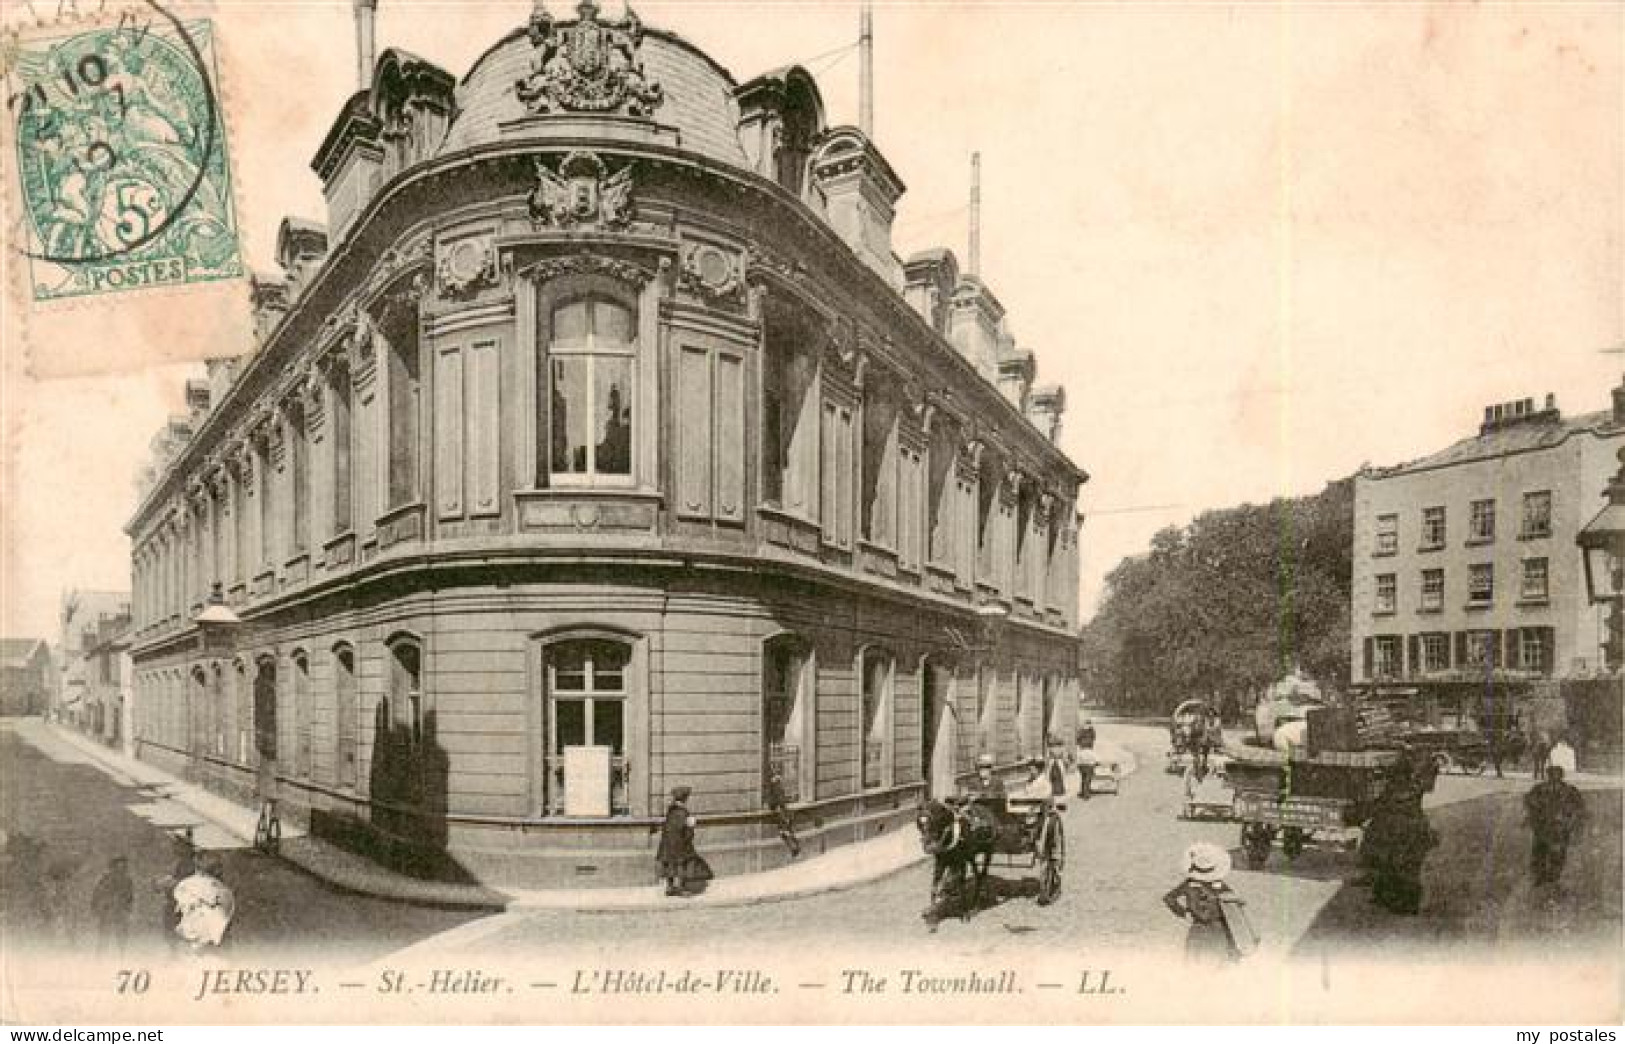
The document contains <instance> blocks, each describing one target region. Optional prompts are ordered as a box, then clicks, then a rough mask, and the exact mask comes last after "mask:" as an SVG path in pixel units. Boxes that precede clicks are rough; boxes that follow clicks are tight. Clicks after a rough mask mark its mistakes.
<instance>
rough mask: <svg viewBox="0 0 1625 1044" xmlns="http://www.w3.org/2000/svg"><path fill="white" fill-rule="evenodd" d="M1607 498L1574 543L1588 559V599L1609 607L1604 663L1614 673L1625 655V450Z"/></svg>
mask: <svg viewBox="0 0 1625 1044" xmlns="http://www.w3.org/2000/svg"><path fill="white" fill-rule="evenodd" d="M1603 495H1604V496H1606V497H1607V498H1608V504H1607V506H1605V507H1604V508H1603V509H1602V510H1601V511H1599V512H1597V516H1596V517H1595V518H1593V519H1592V520H1591V521H1590V522H1587V523H1586V524H1585V528H1584V529H1581V530H1580V532H1579V535H1577V536H1576V537H1575V538H1574V542H1575V543H1577V544H1579V545H1580V551H1581V554H1582V555H1583V556H1584V561H1585V574H1586V596H1587V597H1588V598H1589V600H1590V602H1591V604H1592V605H1605V606H1608V621H1607V624H1606V626H1607V631H1608V637H1607V640H1606V641H1604V642H1603V662H1604V665H1605V666H1606V667H1607V669H1608V670H1609V671H1614V670H1617V669H1618V668H1619V666H1620V663H1621V659H1622V656H1621V654H1622V653H1625V641H1622V631H1625V626H1622V625H1625V447H1622V448H1621V449H1620V451H1619V470H1618V471H1617V472H1615V473H1614V477H1613V478H1612V479H1610V480H1609V482H1608V488H1607V490H1606V491H1605V492H1604V494H1603Z"/></svg>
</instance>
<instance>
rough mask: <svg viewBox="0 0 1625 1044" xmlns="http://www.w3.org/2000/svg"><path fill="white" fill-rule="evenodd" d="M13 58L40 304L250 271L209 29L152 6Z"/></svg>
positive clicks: (14, 102) (26, 244)
mask: <svg viewBox="0 0 1625 1044" xmlns="http://www.w3.org/2000/svg"><path fill="white" fill-rule="evenodd" d="M13 58H14V61H13V63H12V67H11V73H12V76H11V78H10V79H11V82H9V83H8V84H7V92H6V96H7V106H8V109H9V116H10V118H11V119H12V120H13V121H15V122H14V127H15V131H16V133H15V141H16V147H17V180H18V183H19V187H20V189H21V193H22V210H23V215H22V216H23V222H22V224H23V229H22V232H23V234H22V236H21V237H20V241H19V243H18V247H19V248H20V249H21V250H22V252H23V253H24V254H26V255H27V257H28V264H29V282H30V285H31V287H32V293H33V297H34V300H36V301H48V300H52V299H56V298H67V297H83V296H86V295H95V294H109V293H119V292H123V291H127V290H136V289H140V288H144V287H151V286H160V285H172V284H186V283H200V282H210V281H214V280H220V279H230V278H235V277H238V276H240V275H242V272H243V264H242V254H241V248H240V246H239V243H238V234H237V221H236V217H235V215H234V213H233V208H232V198H231V182H230V169H229V163H228V158H227V153H226V138H225V125H224V122H223V121H222V119H221V116H220V105H219V100H218V97H217V96H216V94H215V89H214V82H215V77H214V52H213V29H212V26H211V25H210V24H209V23H208V22H192V23H186V24H183V23H182V22H181V21H180V20H178V19H176V18H174V17H173V16H171V15H170V14H169V13H168V12H166V11H164V10H163V9H162V8H160V7H158V6H157V5H156V4H150V3H149V5H148V6H147V7H146V8H145V9H142V10H138V11H133V12H126V13H124V14H123V15H121V16H120V18H119V21H118V24H117V25H113V26H104V27H99V28H95V29H89V30H84V31H80V32H77V33H73V34H71V35H65V36H58V37H55V38H50V39H40V40H33V41H24V42H23V43H22V45H21V47H20V48H19V49H18V50H17V51H16V52H15V53H14V55H13Z"/></svg>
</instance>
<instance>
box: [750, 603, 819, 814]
mask: <svg viewBox="0 0 1625 1044" xmlns="http://www.w3.org/2000/svg"><path fill="white" fill-rule="evenodd" d="M807 663H808V656H807V647H806V645H805V644H804V643H803V642H801V641H800V640H799V639H798V638H796V637H794V636H793V635H779V636H778V637H775V638H770V639H768V642H767V644H766V646H765V647H764V648H763V650H762V753H763V757H764V765H763V777H762V778H763V783H764V785H765V784H766V782H767V781H768V780H770V779H772V778H773V777H774V776H775V775H776V776H777V777H778V779H779V788H780V792H781V793H782V794H783V796H784V800H785V801H786V802H787V803H794V802H797V801H800V800H801V795H802V779H801V777H802V765H803V762H804V758H805V754H806V745H805V743H804V742H803V736H804V735H805V734H806V724H807V721H808V720H809V718H810V717H811V709H810V708H809V707H808V706H807V704H808V703H809V702H810V701H811V695H810V692H811V689H812V685H811V684H810V682H809V680H808V668H807Z"/></svg>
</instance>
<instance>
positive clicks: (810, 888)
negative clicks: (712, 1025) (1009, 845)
mask: <svg viewBox="0 0 1625 1044" xmlns="http://www.w3.org/2000/svg"><path fill="white" fill-rule="evenodd" d="M35 730H39V731H43V732H44V733H46V734H47V735H48V736H49V738H50V739H52V740H55V741H57V742H59V743H61V744H66V745H67V746H69V747H71V748H73V749H74V750H76V751H77V752H79V753H80V754H82V755H83V756H84V757H85V758H86V759H87V760H89V761H91V762H94V763H95V764H96V765H98V766H99V767H100V768H101V769H102V770H103V771H104V772H106V773H107V774H108V775H109V776H111V777H112V778H113V779H114V780H115V781H117V782H120V783H124V784H126V785H129V786H136V787H140V788H141V789H143V790H144V791H147V792H148V793H150V794H152V795H153V797H154V798H155V799H161V801H162V802H164V803H166V807H173V806H180V807H182V808H185V809H186V810H188V811H190V812H191V813H193V814H194V815H195V816H196V820H195V821H190V820H188V821H184V822H183V821H180V820H178V819H177V820H176V821H175V822H172V823H170V822H166V823H161V824H159V825H161V826H165V827H166V828H168V829H173V830H179V829H181V828H183V827H188V826H189V827H192V828H193V833H194V838H195V840H196V843H197V844H198V845H199V846H200V847H202V848H229V847H241V846H245V845H251V844H253V839H254V831H255V826H256V824H257V821H258V814H257V812H256V811H255V810H253V809H250V808H246V807H244V806H242V805H239V804H237V803H236V802H233V801H230V800H227V799H226V798H223V797H221V796H220V795H218V794H215V793H212V792H210V791H208V790H205V789H204V788H203V787H201V786H199V785H197V784H195V783H190V782H187V781H186V780H183V779H181V778H179V777H177V776H175V775H173V774H172V773H169V772H166V771H164V770H163V769H161V768H158V767H157V766H154V765H150V764H148V763H146V762H143V761H139V760H137V759H135V758H132V757H130V756H128V755H126V754H124V753H122V752H120V751H117V750H114V749H112V748H109V747H106V746H103V745H102V744H100V743H98V742H96V741H95V740H92V739H90V738H89V737H87V736H85V735H83V734H81V733H79V732H77V731H75V730H73V729H70V728H66V727H64V726H61V725H55V724H49V723H44V722H35V721H30V722H26V723H20V724H19V726H18V732H19V733H20V734H21V735H23V736H25V737H27V736H28V735H29V734H30V733H31V732H35ZM1123 760H1124V764H1121V765H1120V766H1119V772H1120V774H1121V775H1127V774H1129V773H1130V772H1132V771H1133V770H1134V768H1135V764H1134V759H1133V756H1132V755H1130V754H1126V752H1125V757H1124V759H1123ZM171 818H175V817H171ZM277 855H278V856H279V857H280V858H282V859H283V860H284V861H285V862H287V863H290V864H292V865H293V866H296V867H298V868H299V869H301V870H303V871H305V872H306V873H308V874H311V875H312V876H314V877H316V878H318V879H319V880H322V881H324V882H326V883H327V884H330V885H332V886H334V887H335V888H339V889H342V890H344V891H347V892H353V893H356V894H359V895H368V896H373V897H376V898H381V899H389V900H395V901H398V902H406V903H415V904H421V905H427V906H436V907H443V908H448V909H480V910H508V911H528V910H574V911H578V912H599V911H602V912H610V911H621V910H643V909H649V910H678V909H684V910H686V909H694V908H696V907H699V908H704V907H718V906H750V905H754V904H757V903H765V902H777V901H781V900H785V899H797V898H802V897H805V896H810V895H817V894H820V893H824V892H836V891H843V890H846V889H850V888H856V887H858V886H860V885H865V884H869V883H871V882H873V881H877V880H880V879H882V878H885V877H888V876H890V875H892V874H895V873H898V872H899V871H902V870H904V869H906V868H908V867H910V866H913V865H914V864H916V863H919V862H921V861H923V860H924V859H925V854H924V853H923V852H922V851H921V849H920V843H919V839H918V838H917V837H916V836H915V834H914V832H913V831H911V830H898V831H893V832H891V833H889V834H885V835H882V836H881V837H878V838H875V839H873V840H870V841H862V842H858V843H854V844H848V845H843V846H841V847H840V848H837V849H835V850H834V851H832V852H828V853H825V854H823V855H819V856H815V857H813V858H810V859H805V860H802V861H799V862H795V863H791V864H789V865H786V866H782V867H778V868H776V869H773V870H764V871H762V872H760V873H754V874H740V875H737V876H732V877H719V878H717V879H716V880H714V881H712V882H711V883H710V886H709V887H708V888H707V889H706V890H705V892H704V893H702V894H700V895H696V896H692V897H689V898H687V899H683V900H675V899H671V898H668V897H667V896H666V894H665V888H664V886H663V885H662V884H651V885H644V886H636V887H624V888H558V889H547V890H520V889H496V888H489V887H485V886H482V885H478V884H461V883H455V882H439V881H425V880H422V879H419V878H414V877H407V876H406V875H404V874H398V873H395V872H394V871H392V870H389V869H388V868H386V867H382V866H380V865H378V864H377V863H375V862H373V861H372V860H370V859H367V858H366V857H364V856H361V855H358V854H356V853H353V852H350V851H348V850H346V849H343V848H340V847H338V846H337V845H334V844H331V843H329V842H326V841H323V840H321V839H319V838H315V837H311V836H309V835H308V834H306V833H304V832H303V831H300V830H297V829H294V828H293V827H292V826H291V825H287V824H285V825H284V827H283V833H282V844H281V846H280V847H279V849H278V852H277Z"/></svg>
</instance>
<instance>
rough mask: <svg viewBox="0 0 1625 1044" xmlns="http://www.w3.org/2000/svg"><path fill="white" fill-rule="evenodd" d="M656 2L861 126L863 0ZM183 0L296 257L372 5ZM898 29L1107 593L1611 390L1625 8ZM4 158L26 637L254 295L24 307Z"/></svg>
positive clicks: (442, 18)
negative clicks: (1419, 462) (1290, 502)
mask: <svg viewBox="0 0 1625 1044" xmlns="http://www.w3.org/2000/svg"><path fill="white" fill-rule="evenodd" d="M636 6H637V10H638V14H639V16H640V17H641V18H642V19H643V21H644V22H645V24H647V25H651V26H656V27H660V28H664V29H670V30H673V31H675V32H677V33H678V34H680V35H682V36H683V37H685V38H686V39H688V40H689V41H691V42H693V43H695V44H696V45H697V46H699V47H700V48H701V49H703V50H705V51H706V52H707V53H709V54H710V55H711V56H712V57H713V58H715V59H716V60H717V61H719V62H720V63H721V64H722V65H723V66H725V67H726V68H728V69H729V70H731V71H732V72H733V74H734V76H735V78H736V79H738V80H739V81H741V82H743V81H744V80H747V79H749V78H750V77H752V76H754V75H755V74H757V73H759V72H761V71H764V70H767V69H772V68H775V67H778V66H782V65H786V64H791V63H802V64H805V65H806V66H808V68H809V69H811V70H812V71H813V72H814V73H815V75H817V77H818V80H819V83H820V86H821V88H822V90H823V94H824V99H825V103H826V107H827V110H828V115H829V122H830V123H831V124H832V125H833V124H840V123H856V121H857V108H858V105H857V98H858V68H859V63H858V60H857V55H856V53H855V52H854V51H853V50H852V49H851V45H852V44H853V42H854V41H855V40H856V37H857V25H858V9H857V7H856V5H854V4H845V5H842V4H828V3H825V4H807V3H797V2H783V3H775V4H761V3H734V2H731V3H726V4H722V3H694V2H685V3H680V4H678V3H654V2H645V3H639V4H637V5H636ZM605 7H606V14H607V15H609V16H612V17H613V16H618V15H619V13H620V10H621V5H620V2H619V0H606V5H605ZM550 8H551V9H552V11H553V13H554V14H555V16H559V17H566V16H568V15H569V14H570V10H569V9H568V8H567V7H566V6H565V5H564V4H562V3H559V2H557V0H553V2H551V3H550ZM529 9H530V4H529V3H528V2H519V3H498V2H489V3H487V2H481V3H475V2H461V3H447V2H443V3H407V2H404V0H381V3H380V8H379V14H378V42H379V49H380V50H382V49H383V48H384V47H390V46H395V47H402V48H404V49H406V50H409V51H412V52H414V53H416V54H419V55H422V56H424V57H427V58H429V59H431V60H433V61H435V62H437V63H438V64H440V65H441V66H442V67H444V68H446V69H448V70H449V71H451V72H452V73H453V74H454V75H456V76H458V77H459V78H460V77H461V76H462V75H463V73H465V72H466V71H467V69H468V67H469V65H470V64H471V63H472V61H473V60H474V59H475V58H476V57H477V56H478V55H479V54H480V53H481V52H482V51H484V50H485V49H486V48H487V47H488V46H490V44H491V43H493V42H494V41H495V40H496V39H498V38H499V37H500V36H502V35H503V34H504V33H505V32H507V31H508V30H510V29H512V28H514V27H517V26H519V25H521V24H522V23H523V22H524V20H525V18H526V17H527V15H528V12H529ZM179 11H180V13H182V14H183V15H185V16H187V17H193V16H197V15H207V16H208V17H210V18H212V19H214V21H215V23H216V25H217V28H218V45H219V65H220V77H221V96H222V98H223V100H224V105H225V113H226V118H227V135H228V143H229V152H230V156H231V160H232V173H233V177H234V178H235V182H236V199H237V204H238V217H239V221H240V223H241V226H242V234H243V238H244V248H245V251H246V253H247V256H248V259H249V262H250V265H251V267H253V268H255V269H258V270H264V271H270V270H274V261H273V256H272V254H273V248H274V238H275V231H276V227H277V224H278V223H279V221H280V220H281V218H282V217H283V216H284V215H288V214H293V215H300V216H307V217H313V218H316V219H318V220H320V219H322V218H323V217H324V214H325V207H324V204H323V201H322V198H321V193H320V185H319V183H318V181H317V179H316V177H315V175H314V174H313V173H312V172H311V171H310V169H309V161H310V158H311V157H312V156H313V155H314V154H315V151H316V148H317V146H318V145H319V144H320V142H321V140H322V138H323V136H324V135H325V134H326V132H327V130H328V128H329V126H330V125H331V122H332V119H333V117H334V115H335V114H336V112H337V110H338V106H339V105H340V104H341V103H342V101H343V100H344V99H345V98H346V97H347V96H348V95H349V93H350V92H351V91H352V90H353V89H354V87H355V59H354V36H353V29H352V18H351V13H350V7H349V5H348V4H347V3H324V2H312V3H275V4H273V3H266V2H235V3H222V4H220V5H218V6H215V7H213V8H210V9H208V10H204V9H198V8H184V7H183V8H179ZM874 24H875V70H876V77H875V80H876V82H875V97H876V126H875V140H876V142H877V144H878V146H879V148H880V149H881V151H882V152H883V153H884V154H885V156H886V157H887V159H888V160H889V162H890V163H891V165H892V166H893V168H894V169H895V170H896V171H897V173H898V174H899V175H900V177H901V178H902V180H903V181H904V182H905V183H906V184H907V186H908V190H907V192H906V194H905V195H904V197H903V199H902V200H901V202H900V204H899V207H898V215H897V221H896V225H895V228H894V245H895V247H896V249H897V251H898V253H900V254H901V255H903V256H905V257H906V256H908V255H909V254H911V253H913V252H915V251H917V250H920V249H924V248H926V247H931V246H938V245H942V246H947V247H950V248H952V249H953V250H954V251H955V252H956V253H958V254H959V255H960V258H961V261H962V262H963V261H964V259H965V254H966V238H967V225H968V220H967V208H966V200H967V196H968V186H969V167H970V156H971V153H972V152H980V153H981V156H982V180H983V185H982V201H983V202H982V259H981V273H982V275H983V277H984V279H985V280H986V281H987V282H988V284H989V285H990V286H991V287H992V288H993V290H994V292H995V293H996V294H997V295H998V297H999V298H1000V299H1001V301H1002V302H1003V303H1004V304H1005V306H1006V307H1007V309H1008V311H1009V322H1010V325H1011V329H1012V331H1013V332H1014V333H1015V335H1016V337H1017V340H1018V343H1019V344H1020V345H1021V346H1023V347H1025V348H1029V349H1031V350H1033V351H1034V353H1035V354H1036V356H1037V359H1038V367H1039V378H1038V380H1039V383H1040V384H1047V383H1059V384H1061V385H1063V386H1064V387H1065V389H1066V393H1067V414H1066V418H1065V421H1064V428H1063V434H1062V438H1061V443H1062V447H1063V448H1064V449H1065V450H1066V451H1067V452H1068V454H1069V455H1070V456H1071V457H1072V458H1073V459H1074V460H1076V461H1077V462H1078V463H1079V464H1081V465H1082V466H1083V467H1084V468H1085V470H1087V471H1088V472H1089V474H1090V475H1091V480H1090V482H1089V483H1088V484H1087V485H1086V486H1085V488H1084V490H1083V495H1082V498H1081V501H1080V509H1081V510H1082V511H1083V513H1084V514H1085V515H1086V516H1087V517H1086V521H1085V523H1084V529H1083V558H1084V561H1083V580H1082V585H1081V591H1080V597H1081V600H1082V604H1083V608H1084V614H1085V617H1087V616H1088V614H1089V613H1090V612H1092V611H1093V609H1094V607H1095V606H1096V604H1097V602H1098V599H1099V596H1100V593H1101V588H1102V583H1103V578H1104V577H1105V575H1106V574H1107V573H1109V572H1110V570H1111V569H1112V568H1113V567H1114V566H1115V565H1116V564H1117V562H1118V561H1119V560H1121V559H1122V558H1123V557H1124V556H1125V555H1130V554H1135V553H1138V552H1139V551H1141V550H1143V549H1144V548H1145V547H1146V546H1147V543H1148V541H1149V539H1150V537H1151V536H1152V534H1154V533H1155V532H1156V531H1157V530H1158V529H1160V528H1162V527H1164V526H1168V525H1182V524H1184V523H1186V522H1188V521H1190V520H1191V519H1192V518H1194V517H1195V516H1196V515H1197V514H1199V513H1200V512H1201V511H1204V510H1207V509H1211V508H1217V507H1226V506H1231V505H1235V504H1240V503H1244V502H1253V503H1257V502H1261V501H1267V500H1268V499H1270V498H1271V497H1274V496H1278V495H1298V494H1304V493H1313V492H1316V491H1318V490H1319V489H1320V488H1321V487H1322V486H1323V485H1324V484H1325V483H1326V482H1328V481H1331V480H1333V479H1336V478H1340V477H1343V476H1346V475H1348V474H1350V473H1352V472H1353V471H1355V470H1356V469H1358V468H1359V467H1360V466H1361V465H1362V464H1366V463H1370V464H1377V465H1383V464H1393V463H1397V462H1399V461H1402V460H1407V459H1410V458H1414V457H1417V456H1421V455H1423V454H1425V453H1428V452H1432V451H1434V450H1436V449H1439V448H1442V447H1444V446H1446V445H1449V444H1450V443H1452V442H1454V441H1456V440H1457V439H1459V438H1463V437H1465V436H1468V435H1470V434H1472V433H1474V432H1475V431H1476V429H1477V424H1478V422H1479V420H1480V419H1481V417H1482V414H1483V408H1484V407H1485V406H1486V405H1488V404H1490V403H1493V402H1500V401H1505V400H1510V399H1518V398H1525V397H1534V398H1537V399H1541V398H1543V397H1544V396H1545V395H1546V394H1547V393H1553V394H1555V395H1556V396H1557V401H1558V405H1559V406H1560V407H1561V408H1562V409H1563V410H1564V412H1565V413H1579V412H1587V411H1591V410H1598V409H1602V408H1604V406H1605V405H1606V404H1607V402H1608V391H1609V389H1610V388H1611V387H1612V386H1614V385H1615V384H1617V383H1619V381H1620V380H1621V374H1622V371H1625V354H1621V349H1622V346H1625V5H1621V4H1617V3H1589V4H1564V3H1550V2H1545V3H1500V4H1495V3H1437V4H1432V3H1385V4H1381V5H1375V4H1373V5H1365V4H1359V3H1339V4H1331V3H1316V4H1310V3H1281V4H1275V3H1242V4H1231V5H1220V4H1171V3H1151V2H1143V0H1136V2H1134V3H1065V2H1059V3H1006V4H994V3H963V2H960V3H931V2H922V3H906V4H905V3H893V4H887V3H880V4H876V7H875V16H874ZM7 133H8V136H7V138H6V140H5V146H6V153H5V154H6V155H8V156H9V155H10V149H11V138H10V136H9V130H8V132H7ZM8 166H9V165H8ZM7 177H8V178H9V177H10V174H9V173H8V174H7ZM7 191H8V196H7V200H8V208H9V209H8V212H7V213H8V217H7V218H6V221H7V223H6V225H5V226H4V227H5V230H6V235H7V240H6V243H5V249H4V251H3V252H0V253H3V256H0V275H3V276H4V278H3V280H0V285H4V286H5V287H6V289H7V299H6V305H7V307H6V310H5V311H6V315H5V317H4V319H3V321H0V322H3V325H0V338H3V341H0V349H3V352H0V360H3V363H4V376H5V381H4V384H3V385H0V393H3V396H0V421H3V425H4V428H3V430H4V434H5V440H4V449H5V455H4V457H3V459H0V526H3V542H0V634H4V635H40V636H49V635H51V634H53V633H54V631H55V624H54V620H55V617H56V612H57V607H58V605H59V601H60V592H61V590H62V589H64V588H67V587H91V588H108V587H126V586H128V571H129V563H128V542H127V539H126V538H125V536H124V534H123V532H122V526H123V524H124V522H125V521H126V520H127V518H128V516H129V514H130V511H131V510H132V508H133V506H134V497H135V489H134V476H135V474H136V472H137V470H138V469H139V467H140V466H141V465H142V463H144V461H145V459H146V456H147V445H148V441H149V439H150V437H151V435H152V434H153V432H155V431H156V430H157V427H158V425H159V424H160V423H161V421H162V420H163V418H164V416H165V415H166V414H167V413H170V412H175V411H178V410H179V409H180V395H181V382H182V381H183V380H184V378H185V377H186V376H188V375H189V374H191V373H193V372H195V370H196V367H194V366H189V365H186V363H185V361H186V360H188V359H190V360H196V359H201V358H202V357H204V356H207V355H216V354H232V353H235V352H238V351H240V350H242V348H243V347H244V346H246V344H247V343H248V302H247V295H246V292H245V291H244V289H243V287H242V286H241V285H232V286H223V287H217V288H215V289H213V290H210V291H206V292H202V293H199V292H195V291H194V292H191V293H187V294H180V295H177V294H170V293H165V292H156V293H154V292H146V293H136V294H127V295H122V296H119V297H112V298H107V299H105V300H103V301H99V302H93V303H90V304H82V305H79V306H76V307H75V308H72V309H55V310H52V309H39V308H35V307H33V306H31V305H28V304H27V303H25V302H23V301H22V299H21V298H20V297H19V296H18V292H17V291H18V287H20V286H23V285H26V284H25V283H22V282H20V279H21V278H22V274H21V273H20V271H19V269H20V267H21V266H20V264H19V261H18V257H17V254H16V236H15V235H14V227H13V226H12V225H11V224H10V222H11V221H12V220H14V218H13V217H12V216H9V215H15V213H16V210H15V206H14V204H12V199H13V198H14V194H15V189H14V188H13V187H12V186H11V185H10V184H8V186H7ZM1600 492H1601V491H1599V496H1600Z"/></svg>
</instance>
